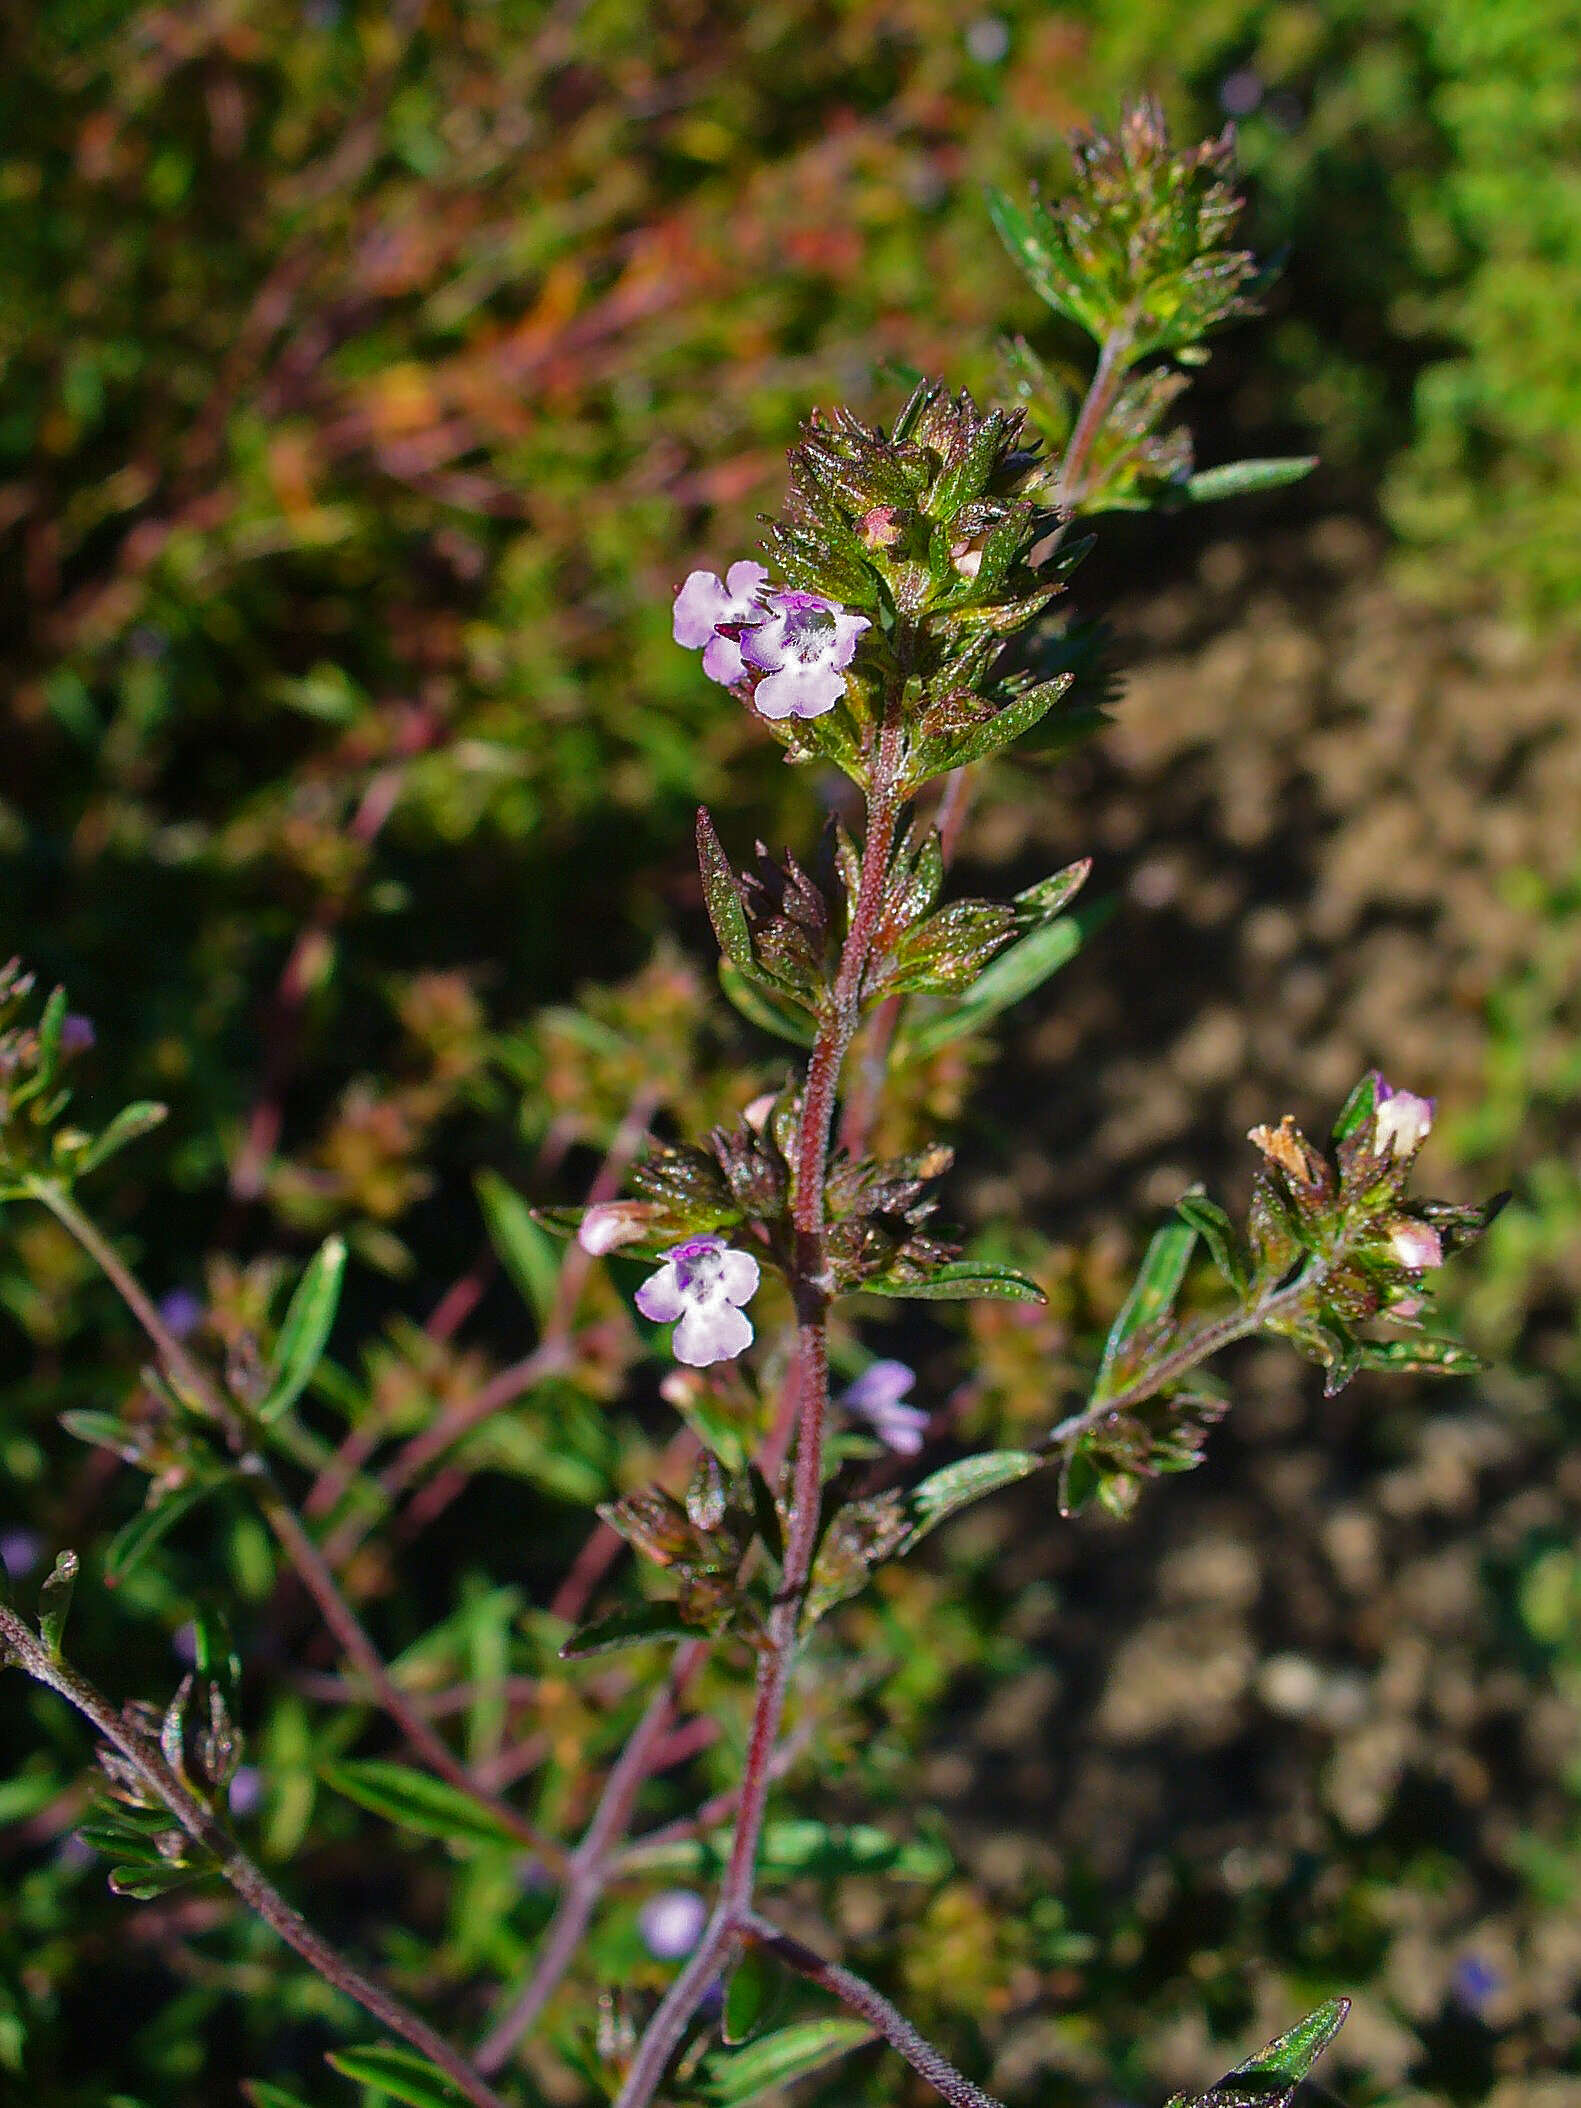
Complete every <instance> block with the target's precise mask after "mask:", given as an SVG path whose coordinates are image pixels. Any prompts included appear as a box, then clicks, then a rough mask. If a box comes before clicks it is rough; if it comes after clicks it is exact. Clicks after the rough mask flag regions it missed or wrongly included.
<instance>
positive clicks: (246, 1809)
mask: <svg viewBox="0 0 1581 2108" xmlns="http://www.w3.org/2000/svg"><path fill="white" fill-rule="evenodd" d="M226 1798H227V1800H228V1801H229V1802H230V1810H231V1813H232V1815H244V1816H245V1815H256V1814H257V1812H258V1809H259V1807H260V1806H261V1805H262V1802H263V1773H262V1772H261V1771H260V1770H259V1769H258V1767H257V1765H256V1764H243V1765H241V1766H240V1768H239V1769H238V1770H237V1773H236V1776H235V1777H234V1778H233V1779H232V1780H231V1783H230V1790H229V1792H228V1793H227V1795H226Z"/></svg>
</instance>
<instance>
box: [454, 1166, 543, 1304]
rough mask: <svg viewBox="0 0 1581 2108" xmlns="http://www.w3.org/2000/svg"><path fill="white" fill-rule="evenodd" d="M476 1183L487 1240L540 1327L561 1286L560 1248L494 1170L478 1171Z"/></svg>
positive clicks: (520, 1198)
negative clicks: (487, 1234) (487, 1235)
mask: <svg viewBox="0 0 1581 2108" xmlns="http://www.w3.org/2000/svg"><path fill="white" fill-rule="evenodd" d="M475 1183H476V1190H477V1196H478V1205H479V1207H481V1208H482V1210H483V1221H484V1226H485V1227H486V1228H487V1230H488V1233H489V1242H490V1244H492V1245H493V1247H494V1249H495V1251H496V1252H497V1253H498V1255H499V1260H500V1264H501V1265H502V1266H503V1267H504V1269H505V1271H506V1272H507V1273H508V1274H509V1275H510V1277H511V1280H512V1281H513V1282H514V1283H515V1285H516V1288H517V1290H518V1292H519V1293H520V1295H521V1298H522V1300H523V1302H524V1303H525V1304H526V1305H527V1307H528V1309H529V1310H530V1311H531V1312H532V1314H533V1316H534V1317H535V1318H536V1319H537V1320H538V1324H539V1326H540V1328H542V1327H543V1326H544V1325H546V1324H548V1322H549V1316H550V1313H551V1311H552V1310H553V1309H554V1305H555V1296H556V1293H557V1291H558V1289H559V1285H560V1250H559V1247H558V1245H557V1244H556V1243H555V1241H554V1239H553V1238H552V1237H551V1236H550V1235H549V1232H548V1231H547V1230H546V1229H544V1228H543V1226H542V1225H541V1224H540V1223H537V1222H535V1221H534V1220H533V1216H532V1210H531V1209H530V1208H529V1207H528V1205H527V1203H526V1201H524V1200H523V1199H522V1197H521V1195H520V1194H519V1193H518V1192H517V1191H516V1190H515V1188H514V1187H512V1186H508V1185H507V1184H506V1183H505V1181H504V1179H502V1178H501V1177H500V1176H499V1174H498V1173H497V1172H494V1171H480V1172H479V1173H478V1176H477V1180H476V1182H475Z"/></svg>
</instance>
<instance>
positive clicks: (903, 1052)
mask: <svg viewBox="0 0 1581 2108" xmlns="http://www.w3.org/2000/svg"><path fill="white" fill-rule="evenodd" d="M1061 875H1063V874H1061ZM1049 883H1052V881H1049ZM1033 890H1034V891H1036V890H1037V889H1036V888H1034V889H1033ZM1072 890H1073V891H1074V888H1072ZM1113 912H1114V904H1113V902H1112V901H1107V900H1103V901H1094V902H1093V903H1092V905H1091V906H1090V907H1088V908H1085V909H1084V910H1083V911H1082V912H1081V913H1080V914H1077V915H1063V916H1061V917H1060V919H1059V920H1058V921H1057V922H1049V923H1045V924H1044V926H1043V927H1042V928H1041V929H1035V930H1033V931H1032V932H1031V933H1030V935H1028V936H1025V937H1022V938H1020V939H1019V940H1018V941H1017V942H1016V943H1014V944H1012V945H1011V946H1010V948H1009V949H1008V950H1007V951H1003V952H1001V953H1000V954H999V957H998V958H997V959H995V960H994V961H993V962H992V963H991V964H990V965H988V966H986V967H985V968H984V969H983V971H982V972H981V973H980V974H979V975H978V976H977V979H976V980H975V981H974V982H973V983H972V985H971V988H970V989H969V990H968V991H967V993H966V995H965V996H964V998H963V999H962V1000H961V1001H960V1002H958V1003H956V1004H955V1005H953V1006H952V1008H950V1009H949V1010H947V1011H945V1012H944V1013H943V1015H942V1016H939V1017H932V1018H927V1019H924V1020H922V1021H921V1022H920V1023H908V1024H907V1025H906V1027H905V1029H904V1031H903V1032H902V1034H901V1044H900V1047H899V1049H898V1050H897V1052H898V1054H899V1056H900V1058H902V1059H907V1060H920V1059H922V1058H923V1057H925V1056H927V1055H929V1054H936V1053H937V1052H938V1050H939V1048H940V1047H944V1046H948V1045H949V1043H950V1041H951V1040H952V1039H959V1038H960V1037H961V1036H962V1035H963V1034H964V1033H967V1032H980V1031H981V1030H982V1029H983V1027H984V1026H985V1025H988V1024H990V1023H992V1021H993V1020H994V1019H995V1018H996V1017H998V1016H999V1014H1000V1012H1001V1011H1003V1010H1008V1009H1009V1008H1010V1006H1011V1004H1012V1003H1019V1002H1020V1001H1021V999H1022V997H1023V996H1028V995H1030V994H1031V993H1032V991H1033V990H1034V989H1035V988H1040V987H1041V986H1042V985H1043V983H1044V982H1045V981H1046V980H1048V979H1049V978H1050V977H1051V976H1052V975H1054V974H1056V973H1058V972H1059V970H1060V968H1061V967H1062V966H1068V965H1069V964H1070V962H1071V960H1072V959H1074V958H1075V956H1076V954H1077V953H1078V952H1079V951H1080V950H1081V948H1082V946H1083V945H1084V944H1085V943H1086V941H1087V939H1088V938H1089V937H1090V936H1091V935H1092V933H1093V931H1094V930H1096V929H1098V928H1099V927H1100V926H1101V925H1102V924H1103V923H1104V922H1106V921H1107V920H1108V918H1109V916H1110V915H1111V914H1112V913H1113Z"/></svg>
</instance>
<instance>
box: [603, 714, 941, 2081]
mask: <svg viewBox="0 0 1581 2108" xmlns="http://www.w3.org/2000/svg"><path fill="white" fill-rule="evenodd" d="M899 695H900V689H899V686H898V684H897V688H896V691H895V694H894V696H893V697H892V699H891V701H890V703H889V705H888V707H887V709H886V711H885V716H884V724H883V728H882V730H881V732H880V734H879V738H878V741H877V746H876V751H875V754H874V766H873V775H872V787H871V789H870V791H869V794H868V824H867V839H866V841H865V843H864V844H863V849H862V875H861V879H860V882H859V884H858V887H857V895H856V899H855V900H854V901H853V902H852V903H851V916H850V921H849V924H848V925H847V929H846V936H845V943H844V945H843V946H842V947H841V952H840V963H839V966H838V968H837V969H836V972H835V978H834V986H833V988H832V989H831V990H830V993H829V999H828V1001H827V1003H826V1004H825V1006H824V1009H823V1012H822V1015H821V1017H820V1019H819V1024H818V1032H817V1037H816V1038H815V1040H814V1041H813V1047H812V1052H811V1054H810V1055H809V1057H808V1062H807V1079H806V1083H805V1086H804V1088H803V1092H802V1107H801V1120H800V1125H799V1128H798V1132H797V1136H796V1143H795V1148H794V1151H793V1176H794V1180H795V1197H794V1199H793V1201H792V1205H791V1226H792V1229H793V1231H794V1236H795V1248H794V1259H793V1263H792V1268H791V1294H792V1297H793V1299H794V1302H795V1306H796V1366H797V1418H796V1456H795V1463H794V1466H793V1476H792V1486H791V1511H790V1518H789V1527H788V1528H787V1530H786V1541H785V1561H784V1568H783V1573H782V1577H781V1583H780V1589H779V1593H778V1595H777V1596H776V1598H775V1601H774V1607H773V1609H772V1610H771V1612H770V1614H769V1619H768V1626H767V1630H766V1632H765V1635H764V1640H763V1645H762V1649H761V1652H760V1654H759V1656H758V1676H757V1691H756V1695H755V1698H754V1702H753V1710H752V1726H751V1729H750V1732H749V1735H748V1739H747V1755H746V1761H745V1763H744V1765H743V1767H742V1774H741V1791H740V1797H739V1800H738V1803H737V1808H736V1826H735V1836H734V1838H733V1840H732V1843H731V1849H730V1859H729V1862H728V1864H727V1865H726V1868H725V1874H724V1879H723V1881H722V1882H721V1884H720V1889H719V1895H718V1898H717V1899H716V1901H715V1904H714V1909H713V1913H712V1915H711V1917H710V1918H709V1921H708V1925H707V1927H706V1928H705V1930H704V1933H703V1937H702V1939H701V1941H700V1942H699V1943H698V1946H697V1948H696V1950H695V1952H694V1953H693V1955H692V1957H691V1959H690V1960H689V1961H688V1962H687V1964H686V1967H685V1968H684V1969H683V1970H682V1971H681V1973H680V1975H679V1976H678V1977H677V1978H676V1980H675V1982H674V1983H673V1984H672V1985H671V1986H670V1989H669V1991H668V1992H667V1994H666V1995H665V1997H664V1999H663V2001H662V2002H661V2004H660V2006H659V2009H658V2011H657V2012H656V2013H655V2014H654V2016H653V2018H652V2020H651V2021H650V2022H649V2023H648V2027H647V2031H646V2033H645V2034H644V2035H643V2037H642V2040H641V2042H640V2043H639V2044H638V2045H637V2052H636V2055H635V2057H634V2058H633V2059H632V2063H631V2068H630V2070H629V2071H628V2073H627V2075H626V2081H625V2084H624V2085H623V2086H622V2087H621V2090H620V2094H619V2096H618V2098H617V2100H616V2103H615V2108H645V2104H646V2103H647V2102H649V2101H650V2100H652V2098H653V2096H654V2094H655V2093H656V2091H657V2090H658V2088H659V2086H660V2084H661V2083H662V2081H663V2078H664V2074H665V2071H666V2069H667V2068H668V2066H669V2063H670V2060H671V2058H672V2057H673V2056H674V2055H675V2052H676V2050H677V2048H678V2047H679V2046H680V2042H681V2038H682V2036H683V2035H684V2034H685V2032H686V2029H687V2026H688V2025H689V2023H690V2022H691V2019H692V2017H693V2015H694V2014H695V2013H696V2011H697V2008H698V2006H699V2004H700V2003H701V2001H702V1999H703V1998H704V1997H705V1996H706V1994H707V1991H708V1987H709V1985H710V1984H711V1983H712V1982H713V1981H714V1978H715V1977H716V1976H717V1975H718V1973H719V1971H720V1970H721V1969H722V1968H723V1967H725V1965H726V1964H727V1962H728V1960H729V1958H730V1956H731V1955H732V1954H733V1953H734V1952H735V1950H736V1948H737V1947H738V1946H739V1944H740V1942H741V1940H742V1938H743V1936H744V1933H743V1928H744V1926H745V1924H746V1920H747V1917H748V1915H749V1914H750V1911H751V1908H752V1894H753V1885H754V1879H755V1875H756V1869H757V1856H758V1845H759V1842H760V1840H761V1838H762V1834H763V1819H764V1815H765V1812H766V1809H767V1805H768V1795H769V1787H770V1783H771V1781H772V1778H773V1760H774V1750H775V1745H776V1744H777V1742H778V1740H779V1732H780V1724H781V1722H782V1720H783V1718H784V1714H785V1699H786V1694H787V1692H788V1690H789V1688H790V1677H791V1666H792V1663H793V1661H794V1659H795V1652H796V1638H797V1632H798V1629H799V1627H800V1623H801V1607H802V1600H803V1598H804V1596H805V1594H806V1591H807V1582H808V1578H809V1576H810V1574H811V1572H812V1562H813V1554H814V1552H815V1551H816V1550H817V1545H818V1523H819V1516H820V1507H821V1502H822V1494H823V1437H824V1421H825V1418H826V1416H827V1412H828V1405H829V1341H828V1319H827V1312H828V1307H829V1298H830V1295H831V1293H832V1291H833V1286H834V1284H833V1281H832V1280H831V1278H830V1274H829V1265H828V1254H827V1251H826V1249H825V1243H824V1181H825V1178H826V1176H827V1173H828V1165H829V1144H830V1139H831V1136H832V1133H833V1128H834V1112H835V1102H836V1098H837V1096H838V1093H839V1086H840V1071H841V1067H842V1065H843V1063H844V1061H845V1057H846V1053H847V1051H848V1050H849V1048H850V1045H851V1040H852V1037H853V1036H854V1034H855V1032H856V1028H857V1025H858V1023H859V1021H860V1019H861V1014H862V981H863V976H864V973H865V971H866V968H867V960H868V954H869V952H870V950H871V949H872V943H873V934H874V931H875V930H876V928H877V926H878V919H879V915H880V913H881V911H882V908H883V904H884V889H885V885H886V883H887V880H888V876H889V860H890V855H891V852H892V850H893V848H894V843H895V832H896V827H897V825H898V822H899V818H900V807H901V799H900V796H899V793H898V791H897V789H896V780H897V777H898V773H899V759H900V738H901V719H900V704H899Z"/></svg>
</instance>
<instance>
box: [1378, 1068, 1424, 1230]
mask: <svg viewBox="0 0 1581 2108" xmlns="http://www.w3.org/2000/svg"><path fill="white" fill-rule="evenodd" d="M1433 1103H1434V1101H1433V1100H1432V1099H1431V1098H1418V1097H1417V1095H1416V1093H1415V1092H1414V1091H1397V1090H1392V1089H1391V1088H1390V1086H1389V1085H1388V1084H1387V1083H1385V1082H1384V1080H1383V1078H1382V1077H1381V1076H1380V1077H1379V1079H1378V1095H1377V1103H1376V1107H1375V1110H1374V1112H1373V1116H1372V1120H1373V1127H1372V1146H1373V1148H1374V1149H1375V1150H1376V1151H1377V1153H1378V1155H1379V1156H1409V1155H1410V1154H1411V1152H1412V1150H1414V1149H1419V1148H1420V1147H1421V1146H1422V1143H1423V1142H1424V1141H1425V1140H1426V1139H1427V1136H1428V1134H1429V1132H1430V1131H1431V1129H1432V1125H1433ZM1430 1263H1431V1264H1432V1265H1434V1266H1436V1265H1437V1264H1438V1261H1437V1260H1436V1259H1435V1260H1433V1261H1431V1262H1430Z"/></svg>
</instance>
